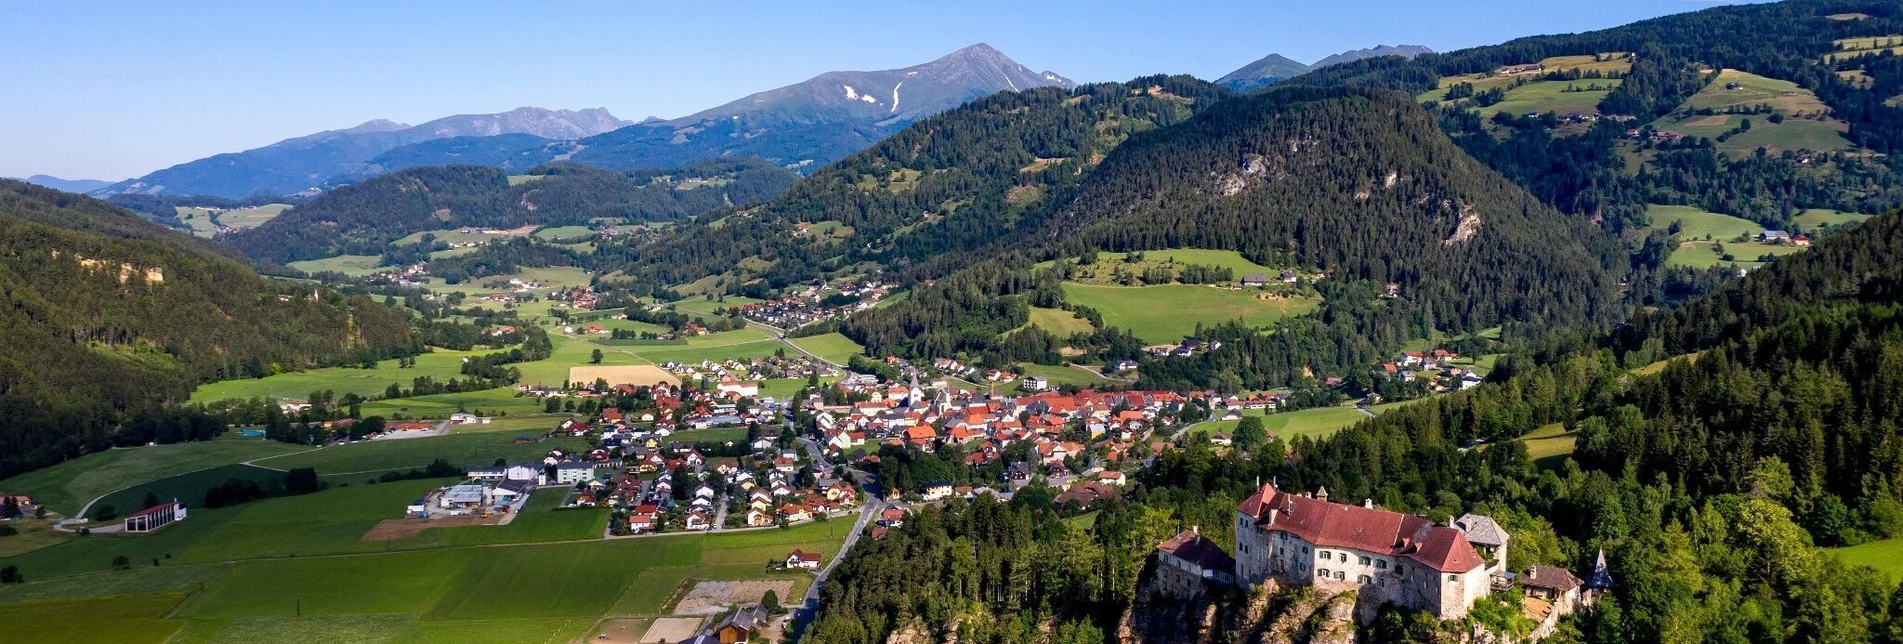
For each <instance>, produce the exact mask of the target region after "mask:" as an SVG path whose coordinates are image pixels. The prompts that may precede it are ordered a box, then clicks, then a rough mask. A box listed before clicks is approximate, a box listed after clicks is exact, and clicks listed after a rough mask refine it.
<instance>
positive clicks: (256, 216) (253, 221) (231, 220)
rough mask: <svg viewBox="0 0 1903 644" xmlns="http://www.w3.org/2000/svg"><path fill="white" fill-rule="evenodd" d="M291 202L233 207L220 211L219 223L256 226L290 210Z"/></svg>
mask: <svg viewBox="0 0 1903 644" xmlns="http://www.w3.org/2000/svg"><path fill="white" fill-rule="evenodd" d="M290 209H291V205H290V204H283V203H268V204H264V205H262V206H253V207H250V208H233V209H231V210H227V211H224V212H222V213H218V223H220V224H223V225H225V226H230V227H232V228H256V227H258V226H261V225H264V222H267V221H271V220H273V219H277V216H278V215H281V214H284V211H286V210H290Z"/></svg>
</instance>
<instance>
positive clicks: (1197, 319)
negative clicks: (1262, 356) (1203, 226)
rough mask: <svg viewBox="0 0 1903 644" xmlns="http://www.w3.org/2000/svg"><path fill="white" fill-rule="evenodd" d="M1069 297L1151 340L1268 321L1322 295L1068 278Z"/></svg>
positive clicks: (1305, 307) (1302, 310) (1299, 311)
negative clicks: (1115, 283) (1235, 323)
mask: <svg viewBox="0 0 1903 644" xmlns="http://www.w3.org/2000/svg"><path fill="white" fill-rule="evenodd" d="M1063 289H1064V297H1065V300H1067V301H1069V302H1070V303H1071V304H1074V305H1080V306H1088V307H1090V308H1093V309H1096V310H1097V311H1098V312H1100V313H1102V314H1103V320H1104V324H1105V325H1107V326H1111V327H1116V328H1119V329H1125V330H1128V331H1129V332H1131V333H1132V334H1135V335H1136V337H1137V339H1139V340H1142V341H1144V342H1146V343H1150V344H1166V343H1174V342H1179V341H1181V340H1182V339H1183V338H1185V337H1188V336H1189V335H1190V334H1193V333H1195V332H1196V326H1197V325H1198V324H1201V325H1203V326H1212V325H1215V324H1219V323H1222V322H1228V321H1232V320H1238V319H1240V320H1242V322H1243V323H1244V324H1248V325H1251V326H1266V325H1269V324H1271V323H1274V322H1275V321H1277V320H1280V319H1282V318H1285V317H1289V316H1293V315H1303V314H1306V313H1308V312H1310V311H1313V310H1315V307H1316V306H1318V305H1320V300H1319V299H1317V298H1313V297H1306V296H1291V297H1282V296H1274V295H1270V294H1268V293H1264V292H1261V291H1257V290H1237V289H1229V288H1222V287H1215V286H1196V285H1190V284H1166V285H1160V286H1095V285H1089V284H1077V283H1074V282H1065V283H1064V284H1063Z"/></svg>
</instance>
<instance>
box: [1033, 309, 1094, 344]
mask: <svg viewBox="0 0 1903 644" xmlns="http://www.w3.org/2000/svg"><path fill="white" fill-rule="evenodd" d="M1026 326H1034V327H1037V328H1040V329H1043V330H1044V332H1046V333H1049V334H1051V335H1054V336H1057V337H1059V338H1068V337H1070V336H1072V335H1075V334H1078V333H1090V332H1091V331H1093V330H1095V329H1093V328H1091V326H1090V321H1089V320H1085V319H1083V318H1080V317H1077V314H1075V313H1071V312H1070V311H1066V310H1063V309H1044V308H1038V307H1031V321H1030V322H1029V323H1028V324H1026Z"/></svg>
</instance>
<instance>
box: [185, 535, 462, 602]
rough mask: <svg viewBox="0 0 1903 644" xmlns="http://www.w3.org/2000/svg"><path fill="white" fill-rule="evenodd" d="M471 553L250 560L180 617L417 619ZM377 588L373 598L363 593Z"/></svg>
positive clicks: (202, 595)
mask: <svg viewBox="0 0 1903 644" xmlns="http://www.w3.org/2000/svg"><path fill="white" fill-rule="evenodd" d="M473 556H474V553H472V552H471V551H469V550H439V551H434V552H413V553H403V554H393V555H386V556H380V557H335V558H321V559H276V560H265V561H247V562H244V563H240V564H237V565H235V566H233V567H232V568H231V570H230V571H229V572H226V573H225V574H224V575H222V576H220V577H219V578H218V580H217V581H216V582H215V583H212V584H209V585H208V587H207V589H206V591H205V592H203V593H199V594H198V595H196V596H194V597H192V599H191V601H189V602H187V603H186V604H185V605H184V606H181V607H180V608H179V610H178V616H179V617H186V618H219V617H273V616H276V617H291V616H296V615H299V614H303V615H348V614H374V613H420V612H422V611H423V610H425V609H427V608H428V607H429V605H430V603H431V602H432V601H434V600H435V599H436V597H437V596H439V595H441V594H442V593H443V592H444V591H446V590H448V589H449V585H450V582H451V581H453V580H454V579H455V577H456V571H457V570H458V569H461V568H463V567H464V566H467V565H469V561H470V559H471V558H472V557H473ZM365 588H375V589H376V592H363V589H365Z"/></svg>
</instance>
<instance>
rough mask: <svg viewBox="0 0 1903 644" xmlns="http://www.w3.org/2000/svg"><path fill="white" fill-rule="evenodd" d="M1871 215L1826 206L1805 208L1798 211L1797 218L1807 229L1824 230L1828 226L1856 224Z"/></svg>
mask: <svg viewBox="0 0 1903 644" xmlns="http://www.w3.org/2000/svg"><path fill="white" fill-rule="evenodd" d="M1870 217H1871V216H1870V215H1864V214H1858V213H1854V212H1842V211H1838V210H1829V209H1825V208H1810V209H1807V210H1805V211H1804V212H1801V213H1798V214H1797V217H1796V218H1795V219H1796V221H1797V225H1798V226H1799V227H1801V228H1803V229H1804V230H1807V231H1814V230H1823V229H1826V228H1832V227H1836V226H1854V225H1857V224H1860V223H1863V221H1864V220H1866V219H1869V218H1870Z"/></svg>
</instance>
